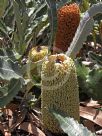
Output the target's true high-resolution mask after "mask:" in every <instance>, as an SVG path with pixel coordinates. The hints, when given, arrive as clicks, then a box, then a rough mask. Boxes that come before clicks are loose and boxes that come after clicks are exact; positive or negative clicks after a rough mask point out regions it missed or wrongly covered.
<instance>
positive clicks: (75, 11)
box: [53, 3, 80, 53]
mask: <svg viewBox="0 0 102 136" xmlns="http://www.w3.org/2000/svg"><path fill="white" fill-rule="evenodd" d="M57 16H58V29H57V32H56V39H55V45H54V47H53V53H60V52H65V51H67V49H68V47H69V46H70V43H71V42H72V40H73V37H74V35H75V32H76V30H77V27H78V25H79V22H80V13H79V7H78V5H77V4H75V3H74V4H70V5H65V6H62V7H61V8H60V9H59V10H58V15H57Z"/></svg>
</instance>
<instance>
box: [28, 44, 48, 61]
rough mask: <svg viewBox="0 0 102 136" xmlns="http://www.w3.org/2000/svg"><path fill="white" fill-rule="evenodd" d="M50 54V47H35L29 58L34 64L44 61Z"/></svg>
mask: <svg viewBox="0 0 102 136" xmlns="http://www.w3.org/2000/svg"><path fill="white" fill-rule="evenodd" d="M47 54H48V47H46V46H36V47H33V48H32V49H31V50H30V52H29V58H30V60H31V61H32V62H37V61H39V60H42V59H43V58H44V57H45V56H46V55H47Z"/></svg>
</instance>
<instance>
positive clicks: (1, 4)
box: [0, 0, 8, 17]
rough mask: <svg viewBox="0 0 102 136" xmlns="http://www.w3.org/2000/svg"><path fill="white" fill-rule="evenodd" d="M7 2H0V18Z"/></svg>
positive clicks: (1, 0)
mask: <svg viewBox="0 0 102 136" xmlns="http://www.w3.org/2000/svg"><path fill="white" fill-rule="evenodd" d="M7 4H8V0H0V17H2V16H3V14H4V11H5V8H6V6H7Z"/></svg>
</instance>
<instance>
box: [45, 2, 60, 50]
mask: <svg viewBox="0 0 102 136" xmlns="http://www.w3.org/2000/svg"><path fill="white" fill-rule="evenodd" d="M46 2H47V5H48V15H49V19H50V26H51V36H50V37H51V39H50V43H49V48H50V50H51V48H52V45H53V42H54V38H55V34H56V30H57V7H56V1H55V0H51V1H49V0H46Z"/></svg>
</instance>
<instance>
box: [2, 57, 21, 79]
mask: <svg viewBox="0 0 102 136" xmlns="http://www.w3.org/2000/svg"><path fill="white" fill-rule="evenodd" d="M0 78H1V79H3V80H11V79H12V78H15V79H18V78H22V74H21V69H20V67H19V65H18V63H17V62H13V61H12V60H10V59H8V60H4V59H3V58H0Z"/></svg>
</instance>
